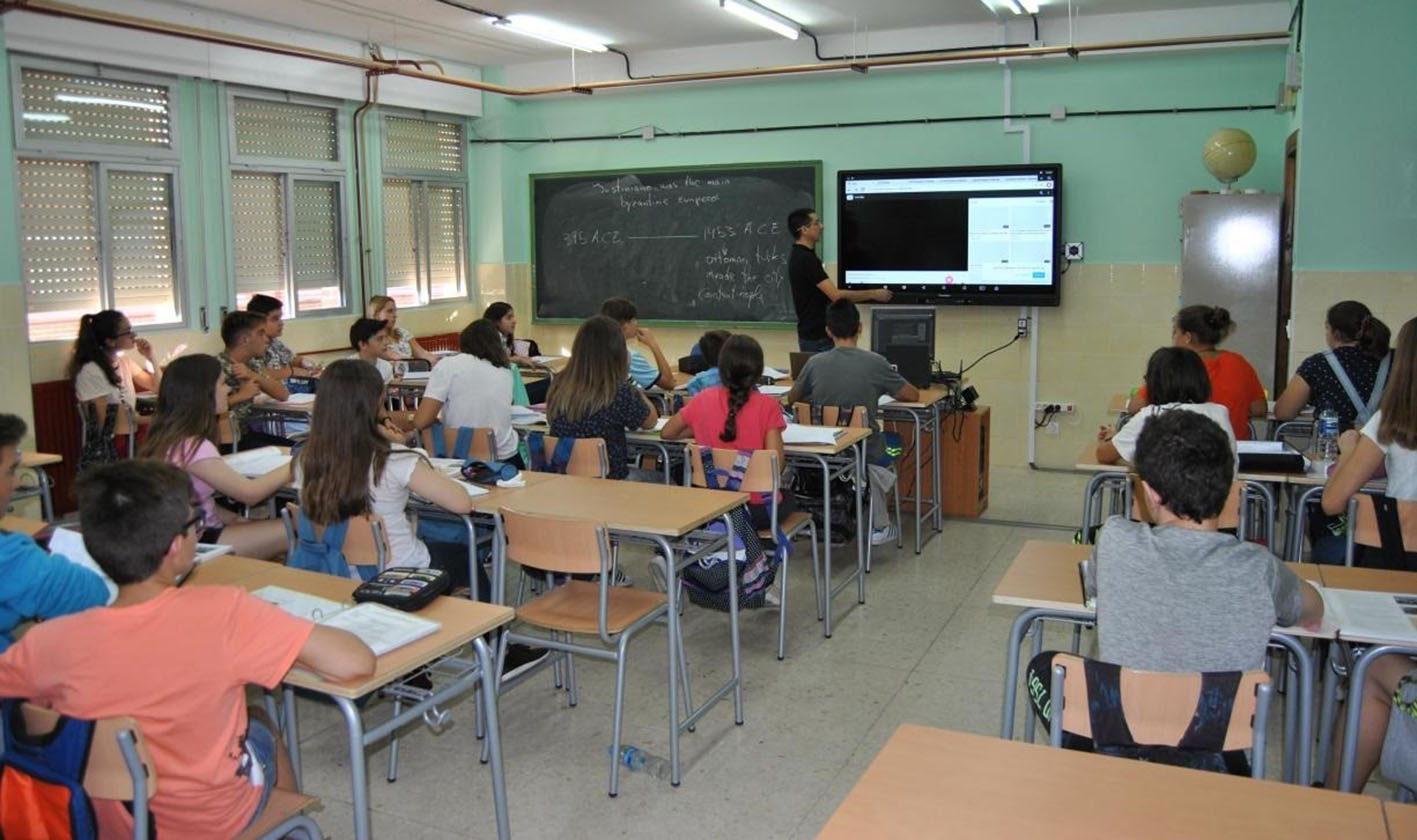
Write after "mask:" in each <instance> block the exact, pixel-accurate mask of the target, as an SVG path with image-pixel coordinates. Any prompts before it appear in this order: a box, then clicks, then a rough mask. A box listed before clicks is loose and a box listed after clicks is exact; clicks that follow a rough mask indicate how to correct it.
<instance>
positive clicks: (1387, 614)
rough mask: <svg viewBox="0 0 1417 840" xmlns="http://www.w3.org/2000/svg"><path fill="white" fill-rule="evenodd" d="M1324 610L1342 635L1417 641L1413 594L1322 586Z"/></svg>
mask: <svg viewBox="0 0 1417 840" xmlns="http://www.w3.org/2000/svg"><path fill="white" fill-rule="evenodd" d="M1323 596H1324V613H1325V614H1326V615H1330V616H1332V617H1333V620H1334V623H1335V624H1337V625H1338V626H1339V628H1340V629H1339V634H1340V635H1341V636H1342V637H1343V638H1345V639H1355V640H1361V641H1365V642H1373V643H1383V644H1399V645H1411V644H1414V643H1417V594H1412V595H1405V594H1396V593H1392V592H1370V591H1367V590H1357V589H1329V588H1328V587H1324V589H1323Z"/></svg>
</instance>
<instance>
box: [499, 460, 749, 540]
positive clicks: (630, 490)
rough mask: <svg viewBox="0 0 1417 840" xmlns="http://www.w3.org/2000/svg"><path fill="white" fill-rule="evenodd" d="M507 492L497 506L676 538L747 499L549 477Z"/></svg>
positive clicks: (745, 496)
mask: <svg viewBox="0 0 1417 840" xmlns="http://www.w3.org/2000/svg"><path fill="white" fill-rule="evenodd" d="M545 478H547V479H552V480H549V481H541V482H537V483H535V484H531V483H529V484H528V486H527V487H526V488H525V489H522V490H516V491H511V492H510V493H509V494H508V495H507V496H505V497H502V498H501V499H500V500H498V502H497V503H496V505H495V507H496V508H503V507H506V508H512V509H514V510H517V511H520V512H522V513H531V514H539V515H542V516H562V517H569V518H573V519H589V520H592V521H594V522H603V523H605V525H606V526H608V527H610V528H612V529H615V530H619V531H635V532H638V533H641V534H657V535H659V536H665V537H680V536H683V535H685V534H687V533H689V532H690V531H693V530H694V529H695V528H698V527H699V526H701V525H703V524H704V523H706V522H709V521H710V520H713V519H715V518H717V517H719V516H722V515H723V514H724V513H727V512H728V511H730V510H733V509H734V508H736V507H738V506H739V505H741V504H743V503H744V502H746V501H748V494H747V493H736V492H729V491H727V490H704V489H700V488H696V487H677V486H671V485H665V484H644V483H641V482H638V481H607V480H606V479H603V478H581V477H580V476H571V475H548V476H545Z"/></svg>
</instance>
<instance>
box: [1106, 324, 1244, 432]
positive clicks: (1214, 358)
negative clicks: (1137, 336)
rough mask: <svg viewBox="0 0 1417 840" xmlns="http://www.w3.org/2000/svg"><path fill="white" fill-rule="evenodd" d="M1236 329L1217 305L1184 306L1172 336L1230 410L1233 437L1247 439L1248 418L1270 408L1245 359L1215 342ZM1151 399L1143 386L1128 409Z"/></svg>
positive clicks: (1214, 397) (1212, 392)
mask: <svg viewBox="0 0 1417 840" xmlns="http://www.w3.org/2000/svg"><path fill="white" fill-rule="evenodd" d="M1234 330H1235V322H1234V321H1231V320H1230V312H1229V311H1227V310H1226V309H1225V308H1224V307H1220V306H1201V305H1196V306H1187V307H1185V308H1184V309H1182V310H1181V311H1180V312H1177V313H1176V319H1175V321H1174V322H1173V323H1172V326H1171V340H1172V343H1173V344H1175V345H1176V346H1177V347H1184V348H1186V349H1188V350H1194V351H1196V353H1198V354H1200V357H1201V361H1202V362H1204V363H1205V370H1206V373H1207V374H1209V375H1210V398H1211V400H1212V401H1213V402H1217V403H1220V404H1221V405H1223V406H1225V408H1226V409H1227V410H1229V412H1230V428H1231V429H1232V430H1233V431H1234V433H1235V439H1236V440H1249V439H1250V426H1249V423H1250V418H1251V417H1264V416H1265V414H1266V413H1267V412H1268V411H1269V402H1268V401H1267V400H1266V399H1265V393H1264V386H1263V385H1261V384H1260V378H1259V375H1258V374H1256V373H1255V369H1254V368H1253V367H1251V366H1250V363H1249V361H1248V360H1246V359H1245V357H1244V356H1241V355H1240V354H1239V353H1232V352H1230V351H1229V350H1219V349H1216V346H1217V345H1218V344H1220V342H1222V341H1224V340H1225V337H1226V336H1228V335H1230V333H1231V332H1233V331H1234ZM1149 402H1151V400H1150V399H1149V397H1148V395H1147V390H1146V386H1144V385H1143V386H1142V387H1141V389H1140V390H1138V391H1137V393H1136V394H1135V395H1134V396H1133V397H1132V398H1131V400H1130V401H1129V402H1128V403H1127V413H1128V414H1136V413H1138V412H1140V411H1141V409H1142V406H1145V405H1146V404H1147V403H1149Z"/></svg>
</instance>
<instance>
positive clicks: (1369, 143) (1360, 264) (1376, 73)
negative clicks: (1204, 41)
mask: <svg viewBox="0 0 1417 840" xmlns="http://www.w3.org/2000/svg"><path fill="white" fill-rule="evenodd" d="M1413 32H1417V2H1413V0H1371V2H1368V3H1364V4H1363V9H1362V13H1361V14H1357V13H1355V10H1354V9H1353V8H1351V7H1350V5H1349V4H1347V3H1340V2H1336V0H1320V2H1309V3H1305V4H1304V39H1303V47H1302V49H1303V62H1304V70H1303V72H1304V76H1303V89H1302V94H1301V95H1302V97H1303V117H1302V123H1301V126H1300V132H1299V194H1298V199H1297V201H1296V203H1295V212H1296V219H1295V233H1294V261H1295V266H1296V267H1297V268H1300V269H1307V270H1348V271H1412V270H1414V269H1417V235H1414V234H1417V95H1414V93H1413V84H1414V82H1417V51H1414V50H1413V49H1412V44H1411V36H1412V33H1413Z"/></svg>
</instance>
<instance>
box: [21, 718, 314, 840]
mask: <svg viewBox="0 0 1417 840" xmlns="http://www.w3.org/2000/svg"><path fill="white" fill-rule="evenodd" d="M0 714H3V717H4V721H5V727H4V729H5V752H4V758H3V760H0V768H3V769H0V790H3V791H4V793H3V796H0V800H3V806H0V835H3V836H5V837H34V836H37V835H36V833H35V826H39V825H43V826H45V827H46V828H47V829H48V830H49V833H47V834H45V835H44V836H46V837H51V838H61V837H63V838H72V840H96V838H98V837H99V836H100V829H102V830H103V836H105V837H107V836H110V835H111V836H117V834H116V833H115V832H119V831H121V833H122V834H124V835H127V834H128V833H129V831H131V832H132V834H131V836H132V837H133V838H134V840H148V838H150V837H152V836H153V832H152V830H151V829H152V815H151V814H150V813H149V811H148V803H149V802H150V801H151V799H152V796H153V794H154V793H156V792H157V789H158V786H159V784H160V783H161V780H160V779H159V777H158V774H157V770H156V767H155V766H154V764H153V759H152V755H151V754H150V752H149V750H148V746H147V743H146V742H145V741H144V740H143V734H142V731H141V730H139V728H138V724H137V722H136V721H134V720H133V719H132V718H131V717H113V718H104V719H102V720H97V721H86V720H79V719H77V718H71V717H67V716H65V715H61V714H59V713H58V712H56V711H54V710H53V709H46V708H43V707H41V706H36V705H34V704H33V703H25V702H21V701H19V700H5V701H3V702H0ZM123 803H132V804H131V810H130V808H129V807H127V806H125V804H123ZM319 804H320V800H318V799H316V798H315V797H313V796H305V795H303V794H299V793H296V792H295V791H291V790H285V789H282V788H273V789H272V790H271V795H270V798H269V799H268V800H267V802H266V806H265V808H264V809H263V810H262V811H261V815H260V816H259V817H258V818H257V819H256V821H255V823H253V824H252V825H251V826H250V827H248V828H247V829H246V830H245V831H243V832H242V833H241V834H240V835H239V838H238V840H258V838H259V840H276V838H281V837H299V838H303V840H320V838H322V837H323V836H324V835H323V833H322V832H321V831H320V826H319V825H317V824H316V823H315V821H314V820H313V819H311V818H310V817H308V816H306V814H305V812H306V811H308V810H310V809H311V808H313V807H315V806H317V805H319ZM66 815H67V816H66Z"/></svg>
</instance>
